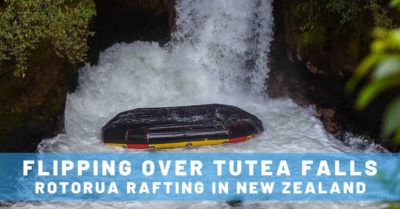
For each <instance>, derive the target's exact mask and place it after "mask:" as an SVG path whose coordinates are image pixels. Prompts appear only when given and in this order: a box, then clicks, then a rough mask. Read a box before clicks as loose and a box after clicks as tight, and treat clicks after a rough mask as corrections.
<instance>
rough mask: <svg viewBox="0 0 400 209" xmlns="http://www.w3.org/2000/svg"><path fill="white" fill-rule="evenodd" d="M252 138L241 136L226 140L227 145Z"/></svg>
mask: <svg viewBox="0 0 400 209" xmlns="http://www.w3.org/2000/svg"><path fill="white" fill-rule="evenodd" d="M252 137H253V136H251V135H250V136H242V137H237V138H232V139H228V142H229V143H237V142H242V141H246V140H248V139H250V138H252Z"/></svg>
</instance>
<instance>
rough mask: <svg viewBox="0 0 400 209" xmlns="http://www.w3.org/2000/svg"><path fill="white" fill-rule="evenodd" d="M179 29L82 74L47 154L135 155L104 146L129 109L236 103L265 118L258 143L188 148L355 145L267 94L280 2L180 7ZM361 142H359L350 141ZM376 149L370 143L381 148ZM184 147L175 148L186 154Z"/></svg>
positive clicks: (233, 0)
mask: <svg viewBox="0 0 400 209" xmlns="http://www.w3.org/2000/svg"><path fill="white" fill-rule="evenodd" d="M176 10H177V16H178V18H177V32H176V33H175V34H174V35H173V40H172V41H170V43H168V44H167V45H166V46H164V47H160V46H159V44H158V43H149V42H134V43H130V44H123V43H120V44H115V45H113V46H112V47H110V48H108V49H107V50H106V51H104V52H103V53H102V54H101V55H100V59H99V60H100V61H99V63H98V65H97V66H86V67H84V68H83V69H81V71H80V77H79V89H78V90H77V91H76V92H75V93H73V94H70V95H68V99H67V104H66V110H65V133H64V134H60V135H58V136H57V137H55V138H53V139H47V140H44V141H43V142H42V143H41V144H40V145H39V147H38V150H39V151H52V152H53V151H55V152H57V151H68V152H74V151H84V152H92V151H93V152H111V151H112V152H115V151H126V150H123V149H118V148H110V147H106V146H104V144H103V143H102V140H101V138H100V130H101V127H102V126H103V125H104V124H105V123H106V122H107V121H108V120H110V119H111V118H112V117H113V116H115V115H116V114H117V113H119V112H121V111H125V110H128V109H134V108H138V107H163V106H176V105H193V104H206V103H225V104H231V105H236V106H238V107H241V108H242V109H244V110H247V111H248V112H250V113H253V114H255V115H257V116H258V117H259V118H260V119H261V120H262V121H263V124H264V126H265V130H266V131H265V132H264V133H263V134H262V135H261V136H258V137H256V138H255V139H252V140H249V141H246V142H243V143H237V144H227V145H221V146H208V147H198V148H193V149H184V150H183V151H185V152H237V151H247V152H249V151H251V152H252V151H254V152H321V151H326V152H343V151H354V150H355V148H354V147H358V146H353V147H348V146H345V145H344V144H343V143H342V142H339V141H338V140H336V139H334V138H333V137H332V136H330V135H329V134H327V133H326V132H325V130H324V128H323V126H322V124H321V122H320V121H319V120H318V119H316V118H315V117H313V116H312V114H311V113H310V111H309V110H306V109H302V108H300V107H298V106H297V105H295V104H294V103H293V102H292V101H291V100H289V99H282V100H272V99H269V98H267V97H266V96H265V84H264V83H265V79H266V78H267V73H268V66H267V61H268V58H267V53H268V48H269V44H270V41H271V36H272V17H271V15H272V11H271V10H272V8H271V1H270V0H251V1H249V0H226V1H224V0H215V1H209V0H199V1H188V0H187V1H186V0H182V1H178V2H177V5H176ZM349 140H350V141H351V139H349ZM373 146H374V145H371V146H367V145H366V146H364V147H368V148H367V149H369V150H371V149H373ZM180 151H182V150H179V149H175V150H171V151H169V152H180ZM13 207H16V208H54V207H60V208H76V207H90V208H93V207H99V208H193V209H201V208H208V209H210V208H231V206H229V205H227V204H226V203H222V202H220V203H218V202H199V203H196V202H173V203H172V202H155V203H154V202H89V201H88V202H73V203H70V202H69V203H68V202H65V203H64V202H51V203H17V204H15V205H13ZM266 207H270V208H360V207H363V208H380V207H383V206H382V205H381V204H379V203H372V202H323V203H320V202H284V203H282V202H245V203H243V204H242V205H240V206H237V208H266Z"/></svg>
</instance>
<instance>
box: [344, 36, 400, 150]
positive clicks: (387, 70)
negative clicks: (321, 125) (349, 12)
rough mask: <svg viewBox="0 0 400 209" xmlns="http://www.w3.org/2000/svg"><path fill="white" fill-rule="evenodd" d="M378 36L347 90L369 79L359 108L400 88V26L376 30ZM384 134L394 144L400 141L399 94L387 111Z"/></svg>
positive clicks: (360, 95) (358, 105) (360, 98)
mask: <svg viewBox="0 0 400 209" xmlns="http://www.w3.org/2000/svg"><path fill="white" fill-rule="evenodd" d="M375 37H376V38H375V40H374V41H373V43H372V44H371V52H370V54H369V55H368V56H367V57H366V58H365V59H364V60H363V61H362V62H361V63H360V65H359V66H358V67H357V69H356V71H355V73H354V75H353V77H352V78H351V80H350V81H349V83H348V86H347V87H348V89H350V90H354V88H355V86H356V85H357V83H359V81H360V80H361V79H363V78H368V79H369V82H368V83H367V84H366V85H365V86H364V87H363V88H362V89H361V92H360V94H359V97H358V99H357V101H356V107H357V108H358V109H360V110H361V109H364V108H365V107H366V106H367V105H368V104H370V103H371V102H372V101H373V100H374V99H375V98H376V97H377V96H378V95H380V94H382V93H384V92H386V91H388V90H390V89H395V88H400V28H399V29H394V30H387V29H376V31H375ZM382 136H383V137H384V138H390V137H391V136H392V137H393V140H394V142H395V143H400V96H398V97H397V98H396V99H395V100H394V101H393V102H392V103H391V104H390V105H389V107H388V109H387V110H386V112H385V115H384V118H383V131H382Z"/></svg>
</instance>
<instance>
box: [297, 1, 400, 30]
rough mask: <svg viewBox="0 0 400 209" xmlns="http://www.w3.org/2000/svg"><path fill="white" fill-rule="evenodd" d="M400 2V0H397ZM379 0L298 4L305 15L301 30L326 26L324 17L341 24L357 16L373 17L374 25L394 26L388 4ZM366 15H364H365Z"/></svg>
mask: <svg viewBox="0 0 400 209" xmlns="http://www.w3.org/2000/svg"><path fill="white" fill-rule="evenodd" d="M397 1H399V2H400V0H397ZM379 2H381V1H379V0H351V1H349V0H308V1H306V2H304V3H302V4H299V5H298V7H299V8H298V10H299V11H301V13H302V14H301V15H300V16H305V18H304V19H303V21H302V24H301V26H300V28H299V29H300V31H302V32H304V31H313V30H314V29H315V28H318V27H324V25H321V24H325V22H324V19H335V21H337V22H339V23H340V24H342V25H343V24H346V23H350V22H352V21H354V20H356V19H357V18H360V17H361V18H363V17H364V16H366V17H372V19H373V24H374V25H373V26H375V27H382V28H393V27H394V24H393V20H392V18H390V17H389V15H388V8H387V5H386V4H383V5H382V4H380V3H379ZM363 15H364V16H363Z"/></svg>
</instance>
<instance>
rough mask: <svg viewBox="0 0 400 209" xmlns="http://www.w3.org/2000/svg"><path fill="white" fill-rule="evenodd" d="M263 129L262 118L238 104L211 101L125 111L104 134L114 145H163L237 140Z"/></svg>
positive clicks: (141, 146) (207, 143)
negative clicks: (237, 105)
mask: <svg viewBox="0 0 400 209" xmlns="http://www.w3.org/2000/svg"><path fill="white" fill-rule="evenodd" d="M263 130H264V128H263V124H262V122H261V120H259V119H258V118H257V117H256V116H254V115H252V114H250V113H248V112H246V111H244V110H242V109H240V108H238V107H235V106H230V105H222V104H207V105H194V106H181V107H164V108H138V109H134V110H129V111H126V112H122V113H119V114H118V115H117V116H115V117H114V118H113V119H111V120H110V121H109V122H108V123H107V124H106V125H105V126H104V127H103V129H102V134H103V140H104V142H105V143H106V144H108V145H111V146H120V147H126V148H134V149H163V148H178V147H190V146H203V145H217V144H224V143H236V142H241V141H245V140H248V139H250V138H252V137H254V136H255V135H256V134H259V133H261V132H263Z"/></svg>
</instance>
